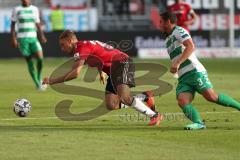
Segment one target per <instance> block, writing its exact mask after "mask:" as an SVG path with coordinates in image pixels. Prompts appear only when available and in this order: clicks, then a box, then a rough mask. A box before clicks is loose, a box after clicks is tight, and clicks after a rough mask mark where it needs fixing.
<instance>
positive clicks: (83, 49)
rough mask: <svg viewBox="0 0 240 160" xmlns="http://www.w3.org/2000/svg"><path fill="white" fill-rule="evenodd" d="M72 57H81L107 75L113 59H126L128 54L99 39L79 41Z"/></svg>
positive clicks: (76, 58)
mask: <svg viewBox="0 0 240 160" xmlns="http://www.w3.org/2000/svg"><path fill="white" fill-rule="evenodd" d="M74 58H75V60H78V59H83V60H85V63H86V64H88V66H90V67H97V68H98V70H100V71H104V72H105V73H107V74H108V75H109V74H110V68H111V65H112V63H113V62H114V61H126V60H127V59H128V58H129V56H128V55H127V54H125V53H123V52H121V51H120V50H118V49H115V48H113V47H112V46H111V45H108V44H106V43H103V42H100V41H79V42H78V43H77V46H76V53H75V54H74Z"/></svg>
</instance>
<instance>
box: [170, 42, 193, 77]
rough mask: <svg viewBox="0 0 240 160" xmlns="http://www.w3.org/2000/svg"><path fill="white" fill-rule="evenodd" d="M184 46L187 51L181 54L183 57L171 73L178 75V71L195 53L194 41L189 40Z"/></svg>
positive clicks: (172, 68) (176, 62) (173, 65)
mask: <svg viewBox="0 0 240 160" xmlns="http://www.w3.org/2000/svg"><path fill="white" fill-rule="evenodd" d="M183 45H184V46H185V49H184V51H183V53H182V54H181V56H180V57H179V58H178V59H177V60H176V61H175V62H174V63H173V64H172V66H171V69H170V71H171V73H176V72H177V71H178V68H179V66H180V65H181V64H182V63H183V62H184V61H185V60H187V59H188V58H189V57H190V56H191V55H192V53H193V51H194V50H195V46H194V43H193V41H192V39H191V38H190V39H187V40H185V41H184V42H183Z"/></svg>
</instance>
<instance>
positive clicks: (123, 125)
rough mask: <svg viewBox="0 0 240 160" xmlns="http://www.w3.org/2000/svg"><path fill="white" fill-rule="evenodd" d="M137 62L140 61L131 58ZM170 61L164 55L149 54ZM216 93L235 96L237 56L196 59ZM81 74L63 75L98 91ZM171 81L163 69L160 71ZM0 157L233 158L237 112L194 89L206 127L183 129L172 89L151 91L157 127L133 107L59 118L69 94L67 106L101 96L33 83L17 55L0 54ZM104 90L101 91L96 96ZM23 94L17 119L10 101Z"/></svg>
mask: <svg viewBox="0 0 240 160" xmlns="http://www.w3.org/2000/svg"><path fill="white" fill-rule="evenodd" d="M65 61H66V59H46V60H45V62H44V63H45V65H44V73H43V75H44V76H46V75H49V74H51V73H52V71H53V70H54V69H56V68H57V67H58V66H59V65H61V64H63V63H64V62H65ZM137 61H140V60H137ZM147 62H154V63H161V64H163V65H165V66H167V67H168V66H169V62H168V61H166V60H154V61H151V60H147ZM202 62H203V64H204V65H205V66H206V68H207V70H208V72H209V77H210V79H211V81H212V83H213V85H214V87H215V89H216V91H218V92H222V93H226V94H228V95H230V96H232V97H234V98H235V99H237V100H240V71H239V66H240V59H212V60H210V59H208V60H202ZM83 73H84V72H83ZM81 78H82V77H79V79H77V80H74V81H72V82H68V83H69V84H73V85H76V86H89V87H90V88H95V89H98V90H104V86H103V85H101V84H100V83H99V82H98V80H97V81H96V82H94V83H91V84H90V85H89V84H87V83H86V82H82V81H81ZM161 80H165V81H167V82H169V83H171V84H172V85H173V87H174V88H175V87H176V79H174V78H173V77H172V76H171V74H170V73H169V72H167V73H166V74H164V76H162V77H161ZM0 95H1V96H0V160H77V159H78V160H79V159H83V160H88V159H89V160H95V159H98V160H128V159H130V160H155V159H156V160H160V159H161V160H163V159H166V160H176V159H178V160H181V159H184V160H202V159H204V160H226V159H228V160H233V159H239V157H240V113H239V112H237V111H235V110H234V109H231V108H225V107H221V106H217V105H215V104H211V103H209V102H207V101H205V100H204V99H203V98H202V97H201V96H199V95H197V96H196V97H195V100H194V103H193V104H194V105H195V106H196V108H197V109H198V110H199V111H200V112H201V115H202V117H203V119H204V120H205V121H206V125H207V129H206V130H201V131H185V130H183V127H184V125H186V124H188V123H190V122H189V121H188V120H186V119H185V118H184V117H183V115H182V114H181V110H180V109H179V108H178V106H177V103H176V101H175V90H174V89H173V90H172V91H171V92H169V93H168V94H165V95H163V96H161V97H156V102H157V106H158V107H157V109H158V110H159V111H160V112H162V113H165V114H166V120H165V121H164V122H163V123H162V124H161V127H160V128H157V127H149V126H147V123H148V122H147V121H146V120H145V119H144V117H143V116H140V117H138V116H136V112H135V111H134V110H132V109H124V110H121V111H120V110H118V111H112V112H109V113H108V114H106V115H103V116H101V117H98V118H96V119H93V120H90V121H63V120H60V119H59V118H57V117H56V115H55V106H56V104H57V103H58V102H60V101H61V100H64V99H70V100H73V104H72V107H71V112H72V113H82V112H86V111H89V110H91V109H93V108H95V106H96V105H98V104H99V103H101V100H100V99H95V98H93V97H85V96H79V95H66V94H62V93H58V92H56V91H54V90H53V89H51V88H48V90H47V91H45V92H39V91H37V90H36V89H35V88H34V85H33V82H32V81H31V79H30V76H29V75H28V72H27V68H26V64H25V62H24V60H23V59H12V60H0ZM102 97H104V95H102ZM18 98H26V99H28V100H29V101H30V102H31V104H32V112H31V113H30V115H29V116H28V117H27V118H18V117H16V115H15V114H14V113H13V111H12V104H13V102H14V101H15V100H16V99H18Z"/></svg>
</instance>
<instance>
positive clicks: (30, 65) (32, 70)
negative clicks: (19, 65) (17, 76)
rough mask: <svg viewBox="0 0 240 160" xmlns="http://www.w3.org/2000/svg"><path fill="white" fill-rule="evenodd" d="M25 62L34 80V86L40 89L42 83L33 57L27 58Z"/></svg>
mask: <svg viewBox="0 0 240 160" xmlns="http://www.w3.org/2000/svg"><path fill="white" fill-rule="evenodd" d="M25 60H26V62H27V66H28V71H29V73H30V75H31V77H32V80H33V82H34V84H35V85H36V87H37V88H39V86H40V81H39V80H38V77H37V72H36V70H35V67H34V62H33V58H32V56H27V57H25Z"/></svg>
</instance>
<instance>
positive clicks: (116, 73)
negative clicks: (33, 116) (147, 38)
mask: <svg viewBox="0 0 240 160" xmlns="http://www.w3.org/2000/svg"><path fill="white" fill-rule="evenodd" d="M59 43H60V46H61V50H62V51H63V52H65V53H67V54H69V55H71V56H74V60H75V62H74V64H73V66H72V70H70V71H69V72H68V73H66V74H65V75H63V76H61V77H57V78H48V77H46V78H44V80H43V84H50V85H52V84H56V83H62V82H65V81H69V80H72V79H75V78H77V77H78V75H79V74H80V71H81V69H82V67H83V65H84V64H88V66H90V67H96V68H97V69H98V71H99V73H100V81H102V82H104V73H106V74H107V75H108V76H109V78H108V80H107V85H106V94H105V102H106V106H107V108H108V109H109V110H115V109H120V108H125V106H126V105H127V106H131V107H132V108H135V109H136V110H137V111H139V112H141V113H143V114H145V115H147V116H149V117H150V118H151V121H150V122H149V125H157V126H159V124H160V122H161V121H162V120H163V116H162V115H160V114H159V113H158V112H156V111H155V107H154V105H155V104H154V99H153V96H152V95H151V93H150V92H144V93H143V94H141V96H139V95H138V96H135V97H134V96H131V94H130V88H131V87H134V86H135V82H134V74H135V67H134V63H133V61H132V60H131V59H130V58H129V56H128V55H127V54H125V53H123V52H121V51H120V50H117V49H115V48H113V47H112V46H110V45H108V44H105V43H103V42H100V41H78V39H77V37H76V35H75V34H74V33H73V32H72V31H70V30H66V31H64V32H63V33H62V34H61V35H60V37H59ZM142 101H145V102H146V103H147V105H148V106H146V105H145V104H144V103H143V102H142Z"/></svg>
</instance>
